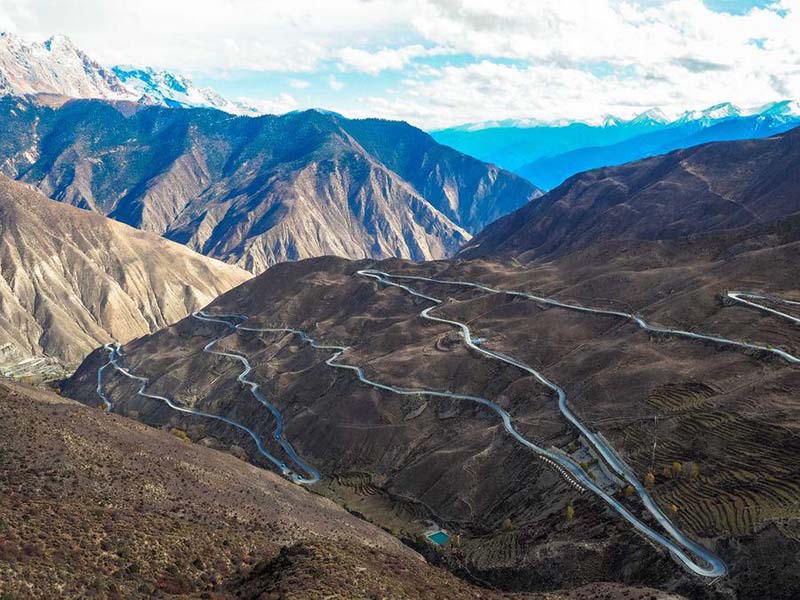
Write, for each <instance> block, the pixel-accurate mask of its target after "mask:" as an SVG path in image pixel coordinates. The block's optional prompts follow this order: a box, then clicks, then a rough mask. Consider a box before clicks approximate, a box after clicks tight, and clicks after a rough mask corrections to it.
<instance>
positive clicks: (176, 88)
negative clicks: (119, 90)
mask: <svg viewBox="0 0 800 600" xmlns="http://www.w3.org/2000/svg"><path fill="white" fill-rule="evenodd" d="M112 71H113V73H114V75H116V76H117V77H118V78H119V80H120V81H121V82H122V83H123V84H125V85H126V86H127V87H128V88H129V89H131V90H135V91H136V92H137V93H138V94H139V95H140V96H147V97H149V98H152V99H154V100H155V101H156V102H158V103H159V104H163V105H165V106H177V107H181V108H187V107H192V106H204V107H209V108H217V109H219V110H222V111H225V112H228V113H232V114H237V115H257V114H259V111H258V110H257V109H256V108H253V107H252V106H247V105H246V104H243V103H241V102H234V101H231V100H228V99H227V98H225V97H223V96H222V95H220V94H219V93H218V92H216V91H214V90H213V89H211V88H199V87H196V86H195V85H194V84H193V83H192V80H191V79H189V78H188V77H186V76H183V75H176V74H174V73H170V72H169V71H156V70H155V69H151V68H150V67H145V68H141V69H140V68H136V67H132V66H117V67H114V68H113V69H112Z"/></svg>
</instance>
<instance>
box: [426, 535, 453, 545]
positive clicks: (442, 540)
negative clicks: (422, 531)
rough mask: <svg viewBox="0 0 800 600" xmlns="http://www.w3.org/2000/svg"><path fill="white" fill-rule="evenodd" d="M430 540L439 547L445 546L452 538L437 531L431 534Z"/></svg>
mask: <svg viewBox="0 0 800 600" xmlns="http://www.w3.org/2000/svg"><path fill="white" fill-rule="evenodd" d="M428 539H429V540H430V541H432V542H433V543H434V544H436V545H437V546H444V545H445V544H446V543H447V540H448V539H450V536H449V535H447V534H446V533H445V532H444V531H437V532H436V533H432V534H430V535H429V536H428Z"/></svg>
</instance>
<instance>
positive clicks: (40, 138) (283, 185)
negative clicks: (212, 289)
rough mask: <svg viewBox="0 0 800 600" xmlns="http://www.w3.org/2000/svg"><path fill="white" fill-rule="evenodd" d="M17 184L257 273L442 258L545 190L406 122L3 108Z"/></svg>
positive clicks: (1, 120)
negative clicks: (298, 265) (322, 261)
mask: <svg viewBox="0 0 800 600" xmlns="http://www.w3.org/2000/svg"><path fill="white" fill-rule="evenodd" d="M0 126H3V127H7V128H8V129H9V130H14V131H16V135H15V136H14V137H13V138H9V139H4V140H2V141H0V164H2V165H3V169H4V170H5V172H6V173H7V174H9V175H10V176H14V177H16V178H18V179H22V180H24V181H27V182H30V183H33V184H35V185H36V186H37V187H39V188H40V189H41V190H42V191H43V192H44V193H45V194H46V195H48V196H50V197H52V198H54V199H56V200H60V201H63V202H67V203H69V204H74V205H76V206H81V207H84V208H90V209H92V210H95V211H97V212H100V213H103V214H106V215H108V216H110V217H112V218H114V219H117V220H119V221H122V222H124V223H127V224H129V225H132V226H135V227H138V228H141V229H145V230H148V231H152V232H155V233H159V234H162V235H165V236H166V237H168V238H170V239H173V240H175V241H179V242H181V243H184V244H187V245H189V246H190V247H191V248H194V249H195V250H198V251H199V252H202V253H203V254H207V255H209V256H213V257H216V258H220V259H222V260H225V261H226V262H231V263H235V264H238V265H240V266H243V267H244V268H246V269H248V270H250V271H252V272H256V273H257V272H260V271H263V270H264V269H265V268H266V267H268V266H269V265H271V264H274V263H276V262H280V261H284V260H296V259H301V258H307V257H311V256H319V255H323V254H337V255H340V256H346V257H352V258H361V257H376V258H383V257H390V256H398V257H404V258H412V259H415V260H420V259H434V258H442V257H444V256H449V255H451V254H453V253H454V252H455V251H456V250H457V249H458V248H459V247H460V246H461V245H462V244H463V243H464V242H465V241H467V240H468V239H469V237H470V232H475V231H477V230H478V229H479V228H480V227H481V226H482V225H483V224H484V223H486V222H488V221H489V220H491V219H493V218H495V217H497V216H500V215H502V214H505V213H506V212H508V211H509V210H513V209H514V208H516V207H519V206H522V205H523V204H525V203H526V202H528V201H529V200H531V199H533V198H535V197H536V196H537V195H538V194H539V191H538V189H537V188H535V187H534V186H532V185H531V184H529V183H527V182H526V181H525V180H523V179H521V178H519V177H517V176H515V175H512V174H510V173H507V172H505V171H501V170H498V169H497V168H496V167H493V166H491V165H487V164H485V163H481V162H479V161H476V160H475V159H472V158H469V157H466V156H464V155H462V154H460V153H458V152H455V151H453V150H450V149H447V148H443V147H441V146H439V145H437V144H436V143H435V142H433V140H432V139H431V138H430V137H429V136H428V135H426V134H424V133H422V132H420V131H419V130H416V129H414V128H412V127H410V126H408V125H405V124H402V123H389V122H377V121H349V120H347V119H343V118H342V117H340V116H337V115H334V114H329V113H322V112H319V111H306V112H302V113H293V114H288V115H284V116H281V117H274V116H263V117H259V118H247V117H238V118H234V117H231V116H230V115H227V114H225V113H222V112H218V111H211V110H183V109H164V108H160V107H146V108H145V107H140V108H139V109H138V110H135V111H132V112H131V111H122V110H120V108H119V107H118V106H115V105H112V104H109V103H104V102H98V101H72V102H67V103H66V104H63V105H62V106H59V107H56V108H52V107H50V106H44V105H43V103H42V102H40V101H38V100H37V99H35V98H33V99H17V98H6V99H3V100H0Z"/></svg>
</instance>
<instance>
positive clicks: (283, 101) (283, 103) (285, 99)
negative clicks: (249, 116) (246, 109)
mask: <svg viewBox="0 0 800 600" xmlns="http://www.w3.org/2000/svg"><path fill="white" fill-rule="evenodd" d="M236 100H237V101H239V102H241V103H242V104H243V105H245V106H252V107H253V108H256V109H257V110H258V111H259V112H262V113H266V114H273V115H280V114H283V113H286V112H289V111H290V110H294V109H296V108H297V107H298V106H299V103H298V102H297V100H296V99H295V98H294V97H293V96H292V95H291V94H286V93H283V94H279V95H278V96H276V97H274V98H246V97H245V98H237V99H236Z"/></svg>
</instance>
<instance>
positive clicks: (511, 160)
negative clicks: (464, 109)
mask: <svg viewBox="0 0 800 600" xmlns="http://www.w3.org/2000/svg"><path fill="white" fill-rule="evenodd" d="M798 125H800V106H799V105H798V103H797V102H793V101H782V102H775V103H773V104H770V105H767V106H765V107H762V108H760V109H759V110H757V111H755V112H754V113H752V114H751V113H744V112H743V111H742V110H741V109H739V108H738V107H736V106H734V105H732V104H730V103H724V104H718V105H715V106H711V107H709V108H707V109H704V110H696V111H686V112H685V113H684V114H682V115H680V116H679V117H678V118H676V119H668V118H667V117H665V116H664V114H663V113H661V112H660V111H658V110H657V109H654V110H650V111H646V112H644V113H642V114H640V115H638V116H637V117H635V118H633V119H629V120H624V119H619V118H615V117H606V118H605V119H604V120H602V121H601V122H599V123H593V124H592V123H580V122H563V123H553V124H547V123H537V122H525V121H506V122H491V123H484V124H474V125H466V126H461V127H455V128H450V129H445V130H440V131H435V132H433V133H432V135H433V137H434V138H435V139H436V140H437V141H439V142H441V143H443V144H446V145H449V146H452V147H453V148H456V149H458V150H460V151H462V152H466V153H467V154H470V155H472V156H475V157H477V158H480V159H481V160H486V161H488V162H491V163H494V164H497V165H499V166H501V167H504V168H507V169H511V170H512V171H514V172H516V173H518V174H520V175H522V176H523V177H526V178H527V179H529V180H530V181H534V182H536V184H537V185H539V186H541V187H543V188H544V189H552V188H554V187H556V186H557V185H559V184H560V183H561V182H562V181H564V180H565V179H567V178H569V177H570V176H572V175H574V174H576V173H579V172H582V171H588V170H590V169H595V168H598V167H604V166H613V165H619V164H622V163H626V162H630V161H632V160H637V159H639V158H645V157H647V156H654V155H658V154H664V153H666V152H670V151H672V150H676V149H679V148H687V147H689V146H694V145H697V144H702V143H705V142H712V141H728V140H738V139H750V138H762V137H768V136H770V135H775V134H778V133H781V132H783V131H786V130H788V129H791V128H792V127H796V126H798Z"/></svg>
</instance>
